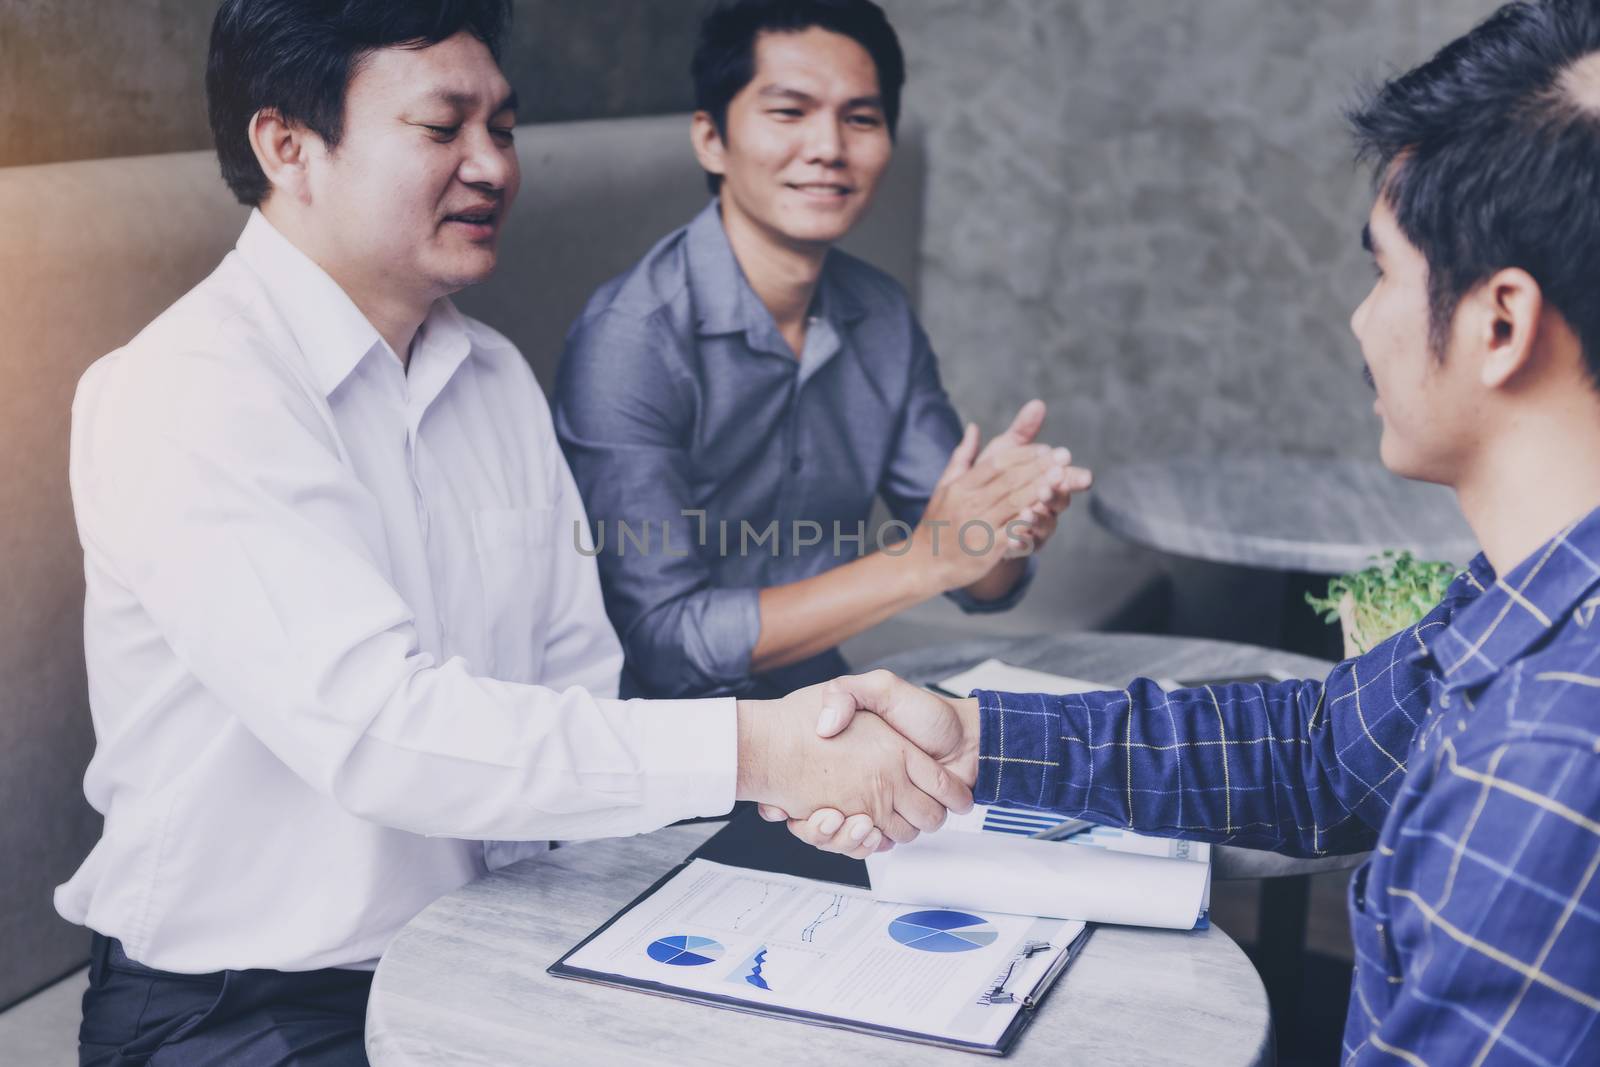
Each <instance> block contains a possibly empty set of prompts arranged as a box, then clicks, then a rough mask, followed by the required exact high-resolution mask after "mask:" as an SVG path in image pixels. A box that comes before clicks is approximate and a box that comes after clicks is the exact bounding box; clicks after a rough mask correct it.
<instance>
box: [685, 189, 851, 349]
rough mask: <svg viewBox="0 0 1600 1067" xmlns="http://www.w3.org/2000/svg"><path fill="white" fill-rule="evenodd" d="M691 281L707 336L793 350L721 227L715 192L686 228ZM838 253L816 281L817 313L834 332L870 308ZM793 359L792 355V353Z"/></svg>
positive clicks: (699, 320)
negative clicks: (842, 272) (840, 265)
mask: <svg viewBox="0 0 1600 1067" xmlns="http://www.w3.org/2000/svg"><path fill="white" fill-rule="evenodd" d="M687 247H688V257H689V285H690V290H691V291H692V292H693V293H694V300H695V312H696V329H697V330H698V332H699V333H700V334H701V335H702V336H715V335H717V334H727V333H743V334H745V335H746V337H747V339H748V340H749V342H750V344H751V346H752V347H754V348H760V349H762V350H764V351H771V352H776V353H778V354H780V355H788V354H789V349H788V346H787V345H786V344H785V343H784V341H783V338H782V337H780V336H779V335H778V326H777V323H775V322H774V321H773V319H772V313H771V312H769V311H768V310H767V306H766V305H765V304H763V303H762V302H761V298H760V297H758V296H757V295H756V294H755V290H754V289H751V288H750V283H749V281H748V280H747V279H746V278H745V275H744V270H743V268H741V267H740V266H739V260H738V258H737V257H736V256H734V254H733V246H732V245H731V244H729V243H728V233H727V231H726V230H725V229H724V228H723V226H722V210H721V200H720V198H718V197H712V198H711V202H710V203H709V204H707V205H706V206H705V207H704V208H703V209H701V211H700V214H698V215H696V216H695V218H694V221H693V222H691V223H689V228H688V231H687ZM836 256H837V253H835V252H833V251H829V253H828V257H827V259H825V260H824V261H823V265H822V277H821V278H820V279H819V280H818V283H817V295H818V313H819V314H820V315H822V316H824V317H826V318H827V320H828V323H829V324H830V325H831V326H832V327H833V328H834V332H836V333H841V335H842V331H841V330H840V327H841V326H843V325H847V324H850V323H854V322H856V321H857V320H859V319H860V318H861V317H862V316H864V315H865V314H866V313H867V309H866V306H865V305H864V304H862V303H861V299H860V298H859V297H858V296H856V294H854V293H852V292H850V290H849V288H848V287H847V286H845V285H842V284H840V282H839V279H838V278H837V273H838V272H837V270H836V269H834V264H835V259H836ZM791 358H792V357H791Z"/></svg>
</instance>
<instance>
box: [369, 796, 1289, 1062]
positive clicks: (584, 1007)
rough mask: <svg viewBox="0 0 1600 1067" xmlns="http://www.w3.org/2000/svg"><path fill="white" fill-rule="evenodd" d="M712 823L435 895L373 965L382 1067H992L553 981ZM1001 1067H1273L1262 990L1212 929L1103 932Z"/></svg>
mask: <svg viewBox="0 0 1600 1067" xmlns="http://www.w3.org/2000/svg"><path fill="white" fill-rule="evenodd" d="M718 825H720V824H699V825H694V826H681V827H673V828H670V829H666V830H661V831H658V832H656V833H653V834H649V835H646V836H643V837H636V838H631V839H623V840H613V841H597V842H588V843H583V844H575V845H568V846H564V847H562V848H560V849H557V850H556V851H554V852H551V853H548V854H546V855H543V856H538V857H535V858H533V859H530V860H525V861H523V862H521V863H518V864H515V865H513V866H511V867H507V868H506V869H504V870H502V871H497V872H495V873H493V874H490V875H487V876H485V877H483V878H480V879H478V880H477V881H475V882H472V883H471V884H469V885H467V886H465V887H463V888H461V889H459V890H457V891H456V892H454V893H450V894H448V895H447V896H445V897H442V898H441V899H439V900H438V901H435V902H434V903H433V904H432V905H430V906H429V907H428V908H427V909H426V910H425V911H423V912H422V913H421V914H420V915H418V916H417V917H416V918H415V919H413V920H412V921H411V922H410V923H408V924H407V925H406V927H405V929H403V930H402V931H401V932H400V934H399V936H397V937H396V938H395V940H394V942H393V943H392V944H391V945H390V946H389V949H388V951H387V952H385V953H384V955H383V960H382V962H381V963H380V964H379V965H378V972H377V974H376V975H375V976H374V979H373V983H372V995H371V999H370V1001H369V1002H368V1008H367V1031H366V1044H367V1055H368V1057H369V1058H370V1059H371V1062H372V1063H373V1064H374V1067H424V1065H427V1067H433V1065H441V1067H442V1065H449V1067H463V1065H491V1064H492V1065H495V1067H503V1065H509V1064H532V1063H561V1064H606V1065H629V1064H661V1063H673V1064H677V1063H696V1064H703V1065H708V1067H709V1065H725V1067H750V1065H751V1064H756V1063H760V1064H773V1065H778V1064H784V1065H787V1064H805V1063H811V1064H834V1063H871V1064H873V1067H911V1065H919V1067H920V1065H929V1064H949V1065H957V1064H965V1065H967V1067H972V1065H974V1064H976V1063H979V1062H982V1061H981V1060H980V1059H978V1058H976V1057H975V1056H974V1054H972V1053H968V1052H959V1051H954V1050H950V1049H940V1048H933V1047H930V1046H926V1045H917V1044H909V1043H905V1042H901V1041H894V1040H890V1039H887V1038H882V1037H873V1036H868V1035H863V1034H856V1033H851V1032H849V1031H845V1030H834V1029H828V1028H825V1027H820V1026H811V1025H806V1024H804V1023H799V1022H794V1021H791V1020H787V1019H772V1018H764V1017H760V1016H755V1015H745V1014H741V1013H739V1012H736V1011H729V1010H725V1009H721V1008H715V1007H711V1006H709V1005H703V1004H694V1003H689V1002H685V1001H678V1000H672V999H668V998H665V997H656V996H649V995H646V994H644V993H641V992H636V991H633V990H626V989H616V988H612V987H609V986H600V985H591V984H588V983H585V982H578V981H572V980H568V979H563V978H553V977H551V976H550V975H548V974H546V973H545V968H546V967H548V966H549V965H550V964H552V963H554V962H555V961H556V960H557V959H559V958H560V957H561V956H563V955H564V954H565V953H566V952H567V950H568V949H570V948H571V947H572V946H574V945H576V944H577V943H578V942H579V941H581V940H582V939H583V938H584V937H586V936H588V935H589V933H591V932H592V931H593V930H594V929H595V928H596V927H598V926H599V925H600V924H602V923H603V922H605V921H606V920H607V919H609V918H610V917H611V916H612V914H613V913H615V912H616V911H617V910H618V909H620V908H621V907H622V906H623V905H625V904H627V903H628V902H629V901H631V900H632V899H633V898H634V897H635V896H637V895H638V894H639V893H640V892H642V891H643V890H644V889H646V888H648V887H649V886H650V885H651V883H653V882H654V881H655V880H656V879H657V878H659V877H660V876H661V875H662V874H664V873H665V872H666V871H667V870H669V869H670V868H672V867H673V866H675V865H676V864H677V863H679V862H681V861H682V860H683V859H684V858H685V857H686V856H687V855H688V854H689V852H691V851H692V850H693V849H694V848H695V847H696V846H697V845H699V844H700V843H701V842H702V841H703V840H705V838H707V837H709V836H710V835H711V833H712V832H714V831H715V830H716V829H717V828H718ZM1008 1059H1009V1060H1010V1061H1012V1062H1016V1063H1019V1064H1049V1065H1050V1067H1070V1065H1073V1064H1093V1065H1097V1067H1099V1065H1107V1067H1116V1065H1123V1064H1126V1065H1130V1067H1132V1065H1138V1067H1148V1065H1154V1064H1174V1065H1194V1067H1224V1065H1235V1064H1261V1063H1270V1062H1271V1060H1272V1024H1271V1020H1270V1016H1269V1014H1268V1009H1267V997H1266V992H1265V991H1264V989H1263V988H1262V985H1261V981H1260V979H1259V978H1258V977H1257V976H1256V972H1255V970H1254V968H1253V967H1251V965H1250V961H1249V960H1248V959H1247V958H1246V957H1245V955H1244V953H1243V952H1242V951H1240V949H1239V947H1238V946H1237V945H1235V944H1234V943H1233V942H1232V941H1231V940H1229V938H1228V935H1227V934H1225V933H1223V932H1222V931H1221V930H1219V929H1216V928H1215V927H1213V928H1211V929H1209V930H1200V931H1189V932H1180V931H1171V930H1141V929H1133V928H1129V927H1114V926H1102V927H1099V928H1097V929H1095V931H1094V932H1093V933H1092V934H1091V935H1090V937H1089V942H1088V944H1087V945H1086V946H1085V947H1084V949H1083V951H1082V953H1081V954H1080V955H1079V957H1078V959H1076V960H1075V961H1074V962H1073V964H1072V966H1071V967H1070V968H1068V970H1067V972H1066V973H1065V974H1064V975H1063V976H1062V978H1061V979H1060V980H1059V981H1058V982H1057V984H1056V986H1055V988H1054V990H1053V991H1052V992H1051V993H1050V995H1049V997H1048V998H1047V999H1046V1000H1045V1002H1044V1004H1043V1006H1042V1007H1041V1008H1040V1009H1039V1011H1038V1014H1037V1017H1036V1018H1035V1020H1034V1022H1033V1024H1032V1025H1031V1026H1030V1027H1029V1028H1028V1029H1027V1030H1025V1031H1024V1032H1023V1034H1022V1036H1021V1038H1020V1039H1019V1040H1018V1042H1017V1044H1016V1045H1015V1046H1014V1048H1013V1051H1012V1053H1011V1055H1010V1056H1009V1057H1008Z"/></svg>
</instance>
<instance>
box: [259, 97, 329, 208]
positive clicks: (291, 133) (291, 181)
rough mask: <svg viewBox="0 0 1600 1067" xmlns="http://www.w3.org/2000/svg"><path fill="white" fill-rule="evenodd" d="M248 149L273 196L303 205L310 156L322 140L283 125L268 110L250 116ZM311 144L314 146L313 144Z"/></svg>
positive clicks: (308, 195) (308, 194) (308, 189)
mask: <svg viewBox="0 0 1600 1067" xmlns="http://www.w3.org/2000/svg"><path fill="white" fill-rule="evenodd" d="M249 137H250V148H251V149H252V150H253V151H254V152H255V154H256V162H257V163H258V164H260V165H261V171H262V173H263V174H265V175H266V176H267V181H268V182H270V183H271V184H272V190H273V192H274V193H278V194H282V195H284V196H287V197H289V198H290V199H293V200H298V201H300V202H302V203H307V202H309V201H310V198H311V187H310V183H309V181H308V180H307V178H308V169H309V163H310V159H311V153H312V151H313V148H314V147H320V145H321V141H322V139H321V138H319V137H317V135H316V134H314V133H312V132H311V131H310V130H308V129H306V128H305V127H304V126H302V125H300V124H299V123H291V122H285V121H284V119H283V116H282V115H280V114H278V112H276V111H274V110H273V109H271V108H262V109H261V110H260V111H257V112H256V113H255V114H254V115H252V116H250V130H249ZM313 142H315V145H314V144H313Z"/></svg>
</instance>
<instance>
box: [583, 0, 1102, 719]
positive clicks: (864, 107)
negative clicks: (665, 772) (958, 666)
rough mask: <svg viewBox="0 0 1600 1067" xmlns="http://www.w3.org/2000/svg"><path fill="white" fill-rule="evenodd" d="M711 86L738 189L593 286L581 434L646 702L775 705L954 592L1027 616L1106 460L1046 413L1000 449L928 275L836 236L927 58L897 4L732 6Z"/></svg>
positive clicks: (714, 163) (719, 140)
mask: <svg viewBox="0 0 1600 1067" xmlns="http://www.w3.org/2000/svg"><path fill="white" fill-rule="evenodd" d="M694 74H695V82H696V94H697V103H698V105H699V110H698V111H697V112H696V114H695V118H694V127H693V141H694V147H695V151H696V154H697V156H698V157H699V160H700V163H701V165H702V166H703V167H704V168H705V170H706V171H707V174H708V178H709V182H710V184H711V188H712V191H713V193H715V194H717V195H716V197H715V198H714V199H713V200H712V201H711V203H710V204H709V205H708V206H707V207H706V208H705V209H704V210H703V211H702V212H701V213H700V214H699V215H698V216H697V217H696V218H695V219H694V221H692V222H691V223H690V224H689V225H688V226H686V227H684V228H683V229H680V230H678V231H676V232H674V233H672V234H669V235H668V236H667V237H666V238H664V239H663V240H662V241H661V242H660V243H659V244H657V245H656V246H655V248H653V249H652V250H651V251H650V252H649V253H648V254H647V255H646V256H645V257H644V259H643V260H641V261H640V263H639V264H638V265H637V266H635V267H634V268H633V269H632V270H631V271H629V272H628V273H626V274H624V275H622V276H621V277H620V278H617V279H615V280H613V281H611V282H609V283H607V284H606V285H604V286H602V287H601V289H600V290H599V291H598V292H597V293H596V294H595V296H594V297H593V298H592V299H591V300H590V302H589V306H588V308H587V309H586V310H585V312H584V314H583V316H582V317H581V318H580V319H579V321H578V322H577V323H576V324H575V325H574V326H573V328H572V330H571V331H570V333H569V334H568V337H567V346H566V350H565V354H564V357H563V360H562V369H561V376H560V380H559V383H558V386H557V390H556V410H555V415H556V428H557V433H558V434H559V436H560V439H561V443H562V446H563V448H564V449H565V451H566V454H567V458H568V461H569V463H570V464H571V466H572V470H573V473H574V475H575V476H576V479H577V482H578V486H579V489H580V490H581V492H582V494H583V497H584V500H585V503H586V505H587V507H588V511H589V515H590V517H591V519H592V520H593V521H594V522H595V523H596V524H597V529H596V539H597V544H598V545H599V546H600V547H599V560H598V562H599V565H600V573H601V578H602V582H603V585H604V588H605V595H606V607H607V610H608V612H609V613H610V616H611V620H612V622H613V624H614V625H615V626H616V629H617V632H618V635H619V636H620V637H621V639H622V643H623V647H624V650H625V652H626V655H627V665H626V668H625V670H624V675H623V693H624V695H647V696H691V695H694V696H705V695H713V694H725V693H739V694H744V695H758V694H774V695H775V694H780V693H785V692H788V691H790V690H791V689H794V688H796V687H799V686H804V685H808V684H811V683H814V682H817V681H822V680H825V679H827V678H831V677H833V676H835V675H837V674H840V673H842V672H843V671H845V670H846V664H845V663H844V661H843V659H842V658H841V657H840V656H839V654H838V652H837V651H836V650H835V648H834V646H835V645H836V644H837V643H838V642H839V641H841V640H843V639H845V638H847V637H850V636H852V635H854V634H856V633H859V632H861V631H862V630H865V629H867V628H868V627H870V626H872V625H874V624H876V623H878V622H881V621H883V620H884V619H887V618H889V617H890V616H892V615H894V614H896V613H898V612H899V611H902V610H904V609H906V608H908V607H911V606H912V605H914V604H917V603H919V602H921V601H923V600H926V599H928V598H930V597H933V596H936V595H938V594H941V593H944V594H948V595H949V596H951V597H952V598H953V599H955V600H956V601H957V603H959V604H960V605H961V606H962V608H963V609H965V610H968V611H993V610H1003V609H1005V608H1008V607H1010V606H1011V605H1012V604H1013V603H1015V602H1016V600H1017V599H1018V598H1019V597H1020V596H1021V594H1022V592H1023V590H1024V589H1025V587H1026V585H1027V583H1028V579H1029V576H1030V575H1031V560H1029V559H1028V558H1027V557H1028V556H1029V555H1030V553H1031V552H1032V551H1033V550H1034V549H1036V548H1037V547H1038V546H1039V544H1041V543H1042V541H1043V540H1044V539H1045V538H1047V537H1048V536H1049V535H1050V533H1051V532H1052V531H1053V529H1054V525H1055V518H1056V516H1057V515H1058V514H1059V513H1060V511H1061V509H1062V508H1064V507H1065V506H1066V503H1067V500H1068V498H1069V495H1070V493H1071V492H1072V491H1073V490H1077V489H1083V488H1087V486H1088V478H1089V476H1088V472H1087V471H1083V470H1078V469H1076V468H1072V467H1070V466H1069V464H1070V455H1069V454H1067V453H1066V451H1065V450H1064V449H1050V448H1047V447H1045V446H1043V445H1038V444H1034V443H1032V442H1033V437H1034V435H1035V434H1036V433H1037V432H1038V429H1039V426H1040V424H1041V423H1042V421H1043V418H1044V405H1043V404H1042V403H1040V402H1038V401H1034V402H1032V403H1030V404H1028V405H1026V406H1025V407H1024V408H1023V410H1022V411H1021V412H1020V413H1019V414H1018V417H1017V420H1016V422H1015V423H1014V424H1013V426H1012V427H1011V429H1010V430H1008V431H1007V432H1006V433H1005V434H1003V435H1001V436H1000V437H998V438H996V439H995V441H994V442H992V443H991V444H990V446H989V447H988V448H987V449H986V450H985V451H984V452H983V454H982V455H981V456H980V455H979V454H978V439H977V432H976V428H975V427H968V428H967V430H966V432H965V433H963V430H962V427H961V423H960V420H959V419H958V418H957V416H956V413H955V410H954V409H953V408H952V407H951V405H950V401H949V399H948V398H947V397H946V395H945V392H944V389H943V387H942V386H941V385H940V383H939V374H938V370H937V367H936V365H935V361H934V356H933V353H932V351H931V350H930V348H929V346H928V341H927V338H926V336H925V335H924V334H923V332H922V329H921V327H920V326H919V325H918V323H917V321H916V318H915V315H914V313H913V312H912V310H911V307H910V303H909V301H908V300H907V297H906V294H905V291H904V290H903V289H902V288H901V287H900V286H899V285H898V284H897V283H895V282H894V281H893V280H892V279H891V278H889V277H888V276H887V275H885V274H884V273H882V272H881V271H878V270H876V269H874V268H873V267H870V266H868V265H867V264H865V263H863V262H861V261H860V260H857V259H854V258H853V257H851V256H848V255H846V254H844V253H842V252H840V251H838V250H837V249H834V248H833V247H832V246H833V244H834V243H835V242H836V241H838V240H839V239H840V238H842V237H843V236H844V235H845V234H846V233H848V232H849V230H850V228H851V227H852V226H853V225H854V224H855V222H856V220H857V219H859V218H860V216H861V214H862V212H863V211H864V210H865V209H866V207H867V205H868V204H869V203H870V201H871V199H872V194H873V191H874V189H875V188H876V185H877V182H878V179H879V177H880V176H881V175H882V173H883V171H884V169H885V168H886V166H887V165H888V162H889V157H890V155H891V153H892V149H893V130H894V125H895V121H896V119H897V118H898V112H899V95H900V87H901V84H902V82H903V81H904V62H903V59H902V57H901V54H900V49H899V45H898V42H897V41H896V39H895V35H894V31H893V29H892V28H890V26H889V24H888V22H887V20H886V19H885V18H884V16H883V13H882V11H881V10H879V8H878V7H877V6H876V5H875V4H873V3H871V2H870V0H738V2H734V3H730V4H724V5H723V6H721V7H720V8H719V9H717V10H715V11H713V12H712V13H711V14H710V15H709V16H708V17H707V18H706V20H705V22H704V23H703V24H702V26H701V34H700V43H699V47H698V48H697V50H696V54H695V62H694ZM877 495H881V496H882V497H883V499H884V501H885V502H886V503H887V504H888V506H889V509H890V511H891V512H892V513H893V515H894V518H895V520H896V524H898V526H899V528H900V529H901V530H902V531H903V532H905V533H908V534H909V537H908V538H906V540H904V541H903V542H900V543H898V544H890V545H888V547H887V550H886V551H880V552H877V553H874V554H871V555H868V556H865V557H862V558H859V559H855V558H852V557H854V556H856V555H859V554H860V552H861V551H862V550H863V549H865V548H868V547H871V546H873V545H874V544H876V545H877V546H878V547H880V548H882V547H884V544H883V542H882V540H880V538H879V537H878V536H877V535H876V533H874V532H869V531H866V530H865V521H866V519H867V516H868V514H869V511H870V509H871V506H872V501H873V498H874V496H877ZM896 524H891V526H894V525H896ZM891 536H892V534H891ZM847 559H848V560H849V561H848V562H846V560H847Z"/></svg>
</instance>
